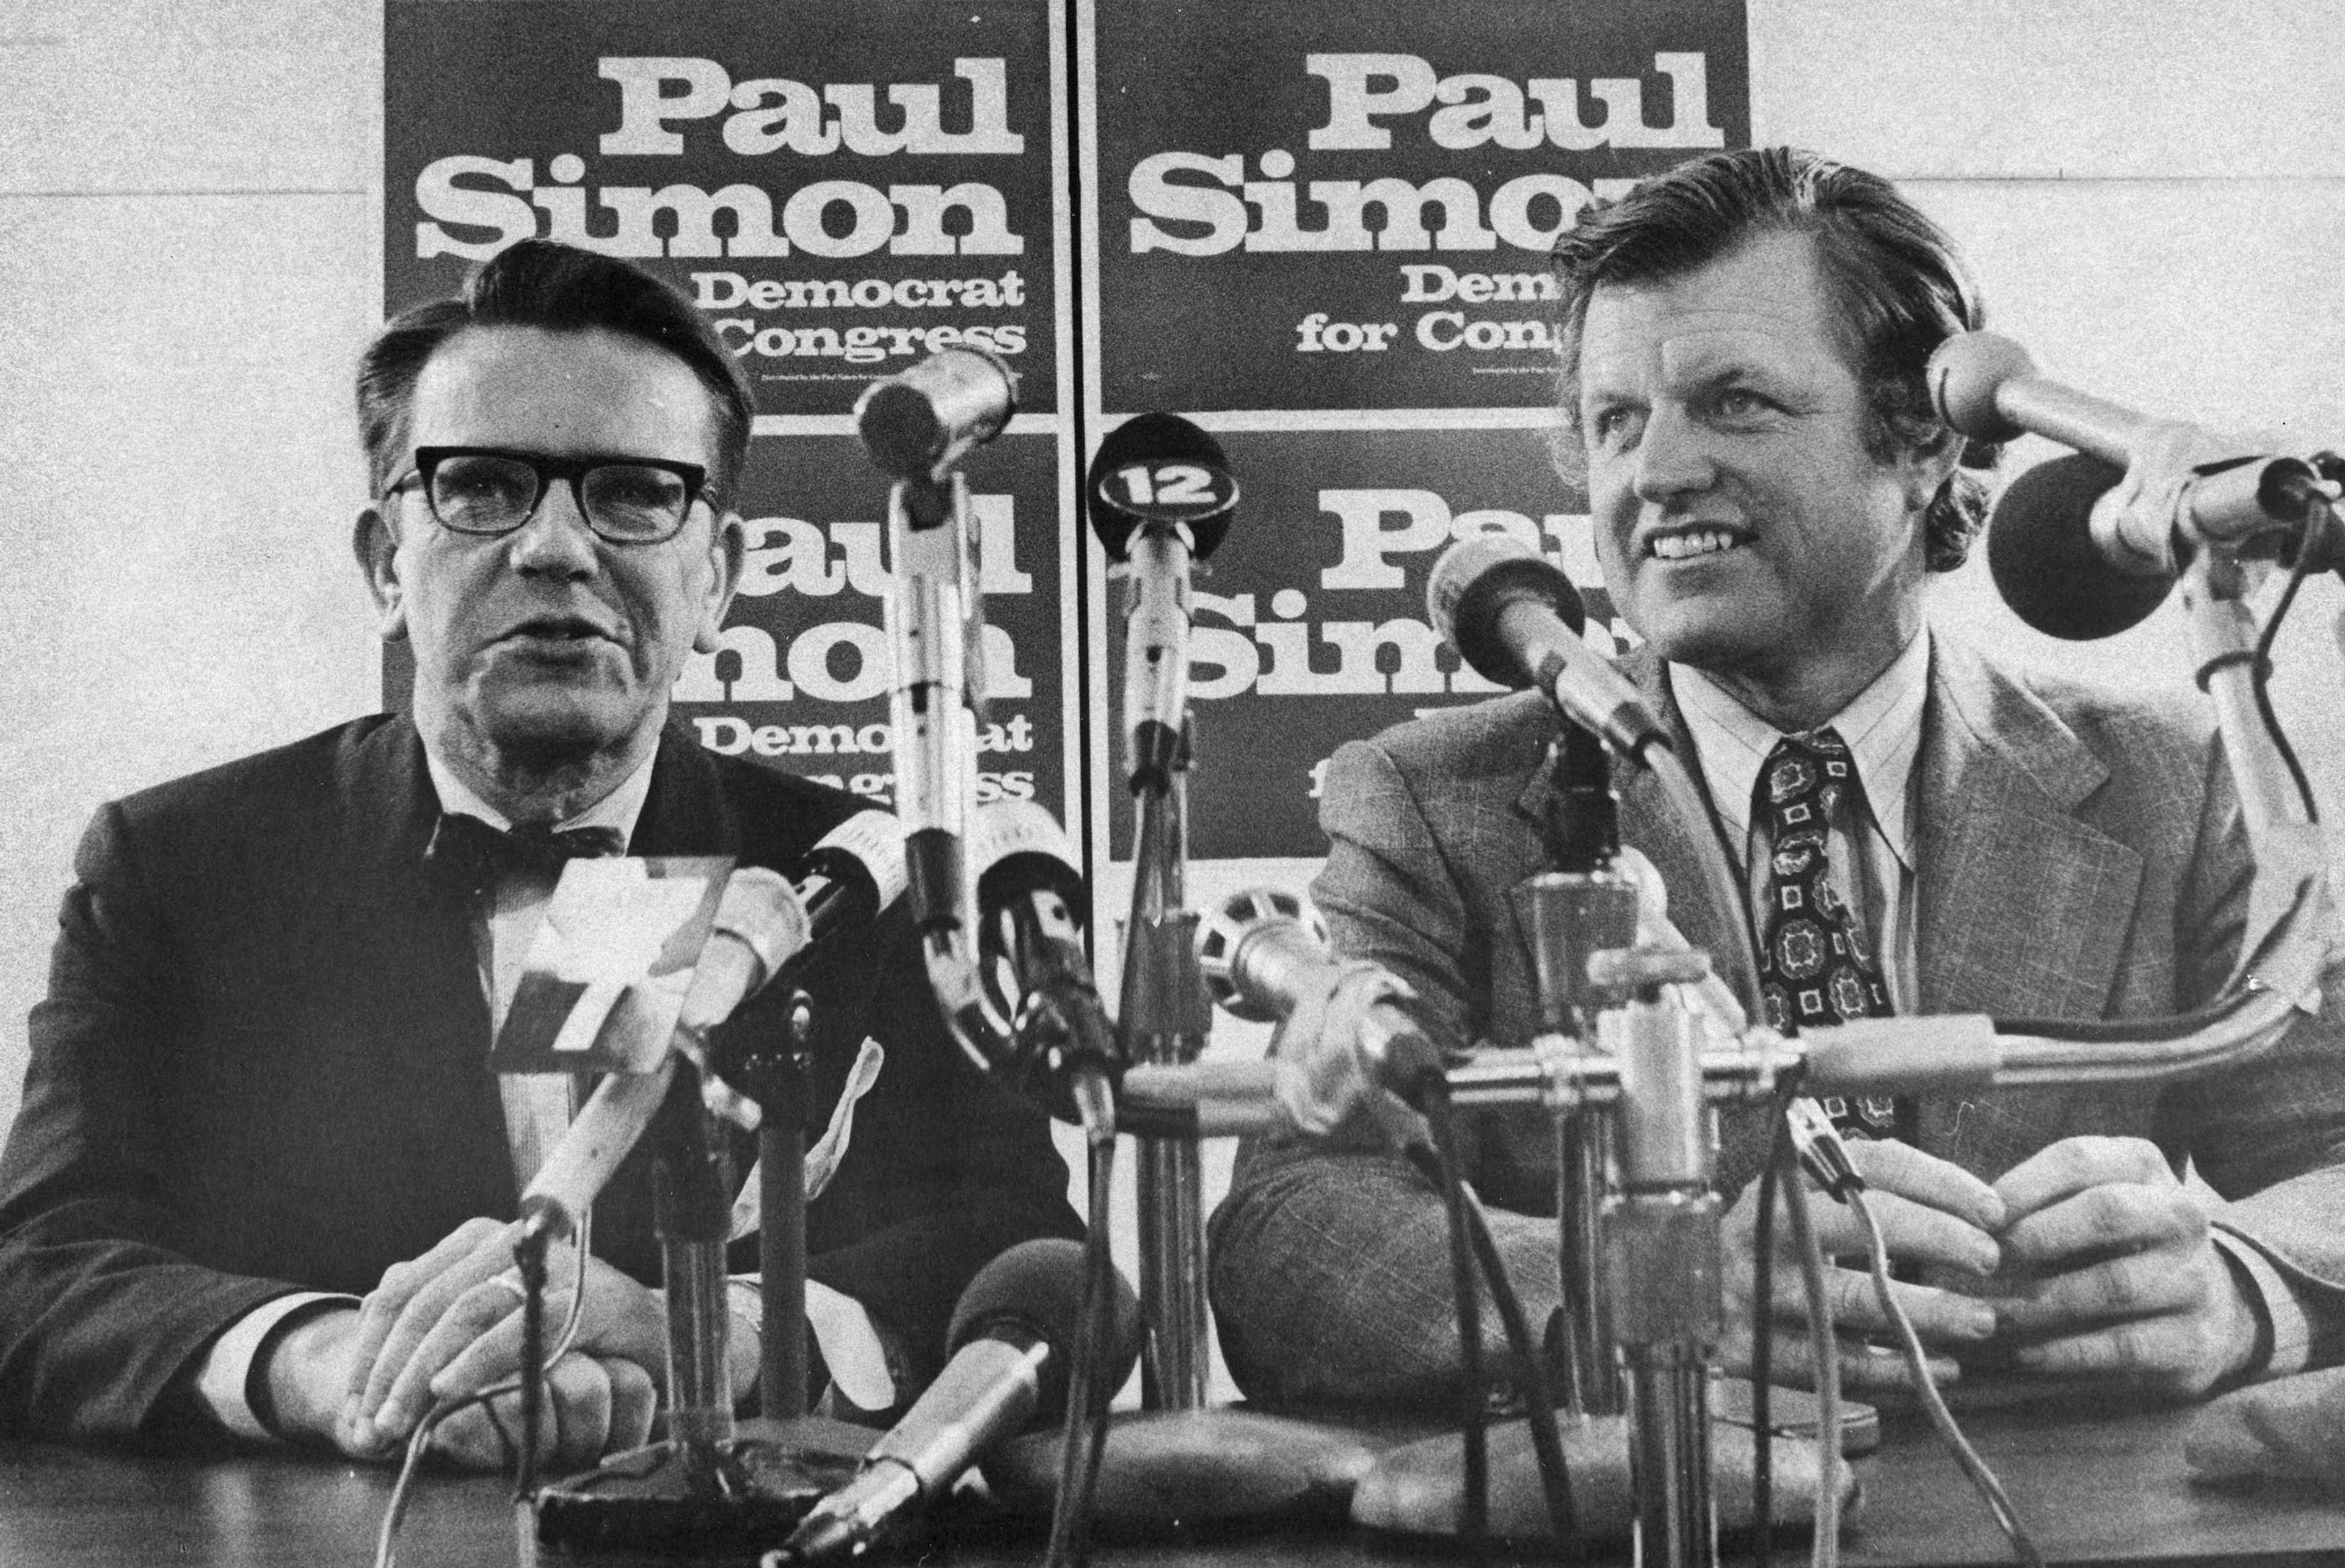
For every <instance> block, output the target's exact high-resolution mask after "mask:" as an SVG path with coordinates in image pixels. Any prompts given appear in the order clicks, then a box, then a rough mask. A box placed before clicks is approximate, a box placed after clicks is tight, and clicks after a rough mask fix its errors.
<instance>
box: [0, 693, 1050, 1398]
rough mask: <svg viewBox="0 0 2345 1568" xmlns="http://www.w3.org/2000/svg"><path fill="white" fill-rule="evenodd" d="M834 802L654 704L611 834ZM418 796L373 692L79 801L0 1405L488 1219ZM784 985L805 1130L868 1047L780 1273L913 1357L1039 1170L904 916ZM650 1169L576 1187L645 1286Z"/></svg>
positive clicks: (731, 843)
mask: <svg viewBox="0 0 2345 1568" xmlns="http://www.w3.org/2000/svg"><path fill="white" fill-rule="evenodd" d="M861 804H862V803H860V802H858V801H856V800H855V799H853V798H852V797H850V796H848V795H845V794H839V793H837V792H836V791H832V790H827V789H825V788H823V787H821V786H819V785H816V784H807V783H805V782H803V781H800V780H796V779H790V778H786V777H783V776H781V775H779V774H774V773H771V772H767V771H766V770H762V769H758V768H756V767H752V766H749V765H746V764H739V763H735V762H729V761H726V760H725V759H721V758H717V757H715V756H712V755H710V754H707V753H706V752H705V751H703V750H702V749H701V748H699V747H698V746H695V745H694V744H692V742H691V741H690V739H689V738H688V737H687V736H686V735H685V733H683V732H682V731H681V730H680V729H678V728H675V727H671V728H670V729H669V731H668V732H667V733H665V734H664V735H663V736H662V739H661V743H660V750H659V754H658V756H657V759H656V760H655V764H654V771H653V775H652V784H651V791H650V794H649V797H648V798H647V800H646V801H645V805H644V809H643V814H642V817H641V819H640V820H639V822H638V824H637V825H636V829H635V835H634V842H633V843H632V844H631V845H629V852H630V853H631V854H635V855H682V854H731V855H736V856H737V857H738V858H739V859H740V861H741V862H742V863H743V864H745V865H769V866H776V867H781V868H787V867H789V866H791V865H794V864H795V863H796V861H797V859H798V857H799V856H801V855H803V854H804V853H805V852H806V851H807V849H808V848H810V847H811V846H812V845H814V844H815V842H816V841H817V839H819V838H820V837H821V836H822V835H823V834H824V833H826V832H827V831H828V829H829V828H831V827H832V826H833V825H835V824H837V823H838V822H839V821H841V820H843V819H844V818H846V817H847V816H848V815H849V814H852V813H853V812H854V811H856V810H857V809H858V808H859V806H860V805H861ZM437 811H438V805H437V798H436V796H435V794H434V792H433V791H432V788H431V781H430V778H429V776H428V774H427V773H426V771H425V767H424V761H423V751H422V746H421V743H420V742H419V741H418V739H417V737H416V733H415V731H414V729H413V727H412V725H411V724H410V723H408V722H407V721H406V720H405V719H403V718H397V717H392V718H384V717H375V718H369V719H361V720H358V721H356V722H354V723H349V724H345V725H343V726H341V727H340V728H338V729H334V730H330V731H328V732H326V733H322V734H320V735H316V736H313V737H311V738H310V739H309V740H306V741H301V742H299V743H297V744H293V745H290V746H287V747H285V748H283V749H281V750H278V751H273V752H268V753H264V754H260V755H258V756H253V757H249V758H246V759H244V760H242V761H239V762H236V763H231V764H228V765H226V766H224V767H220V768H216V769H213V770H210V771H208V772H206V773H200V774H194V775H192V776H190V777H188V778H183V779H179V780H177V781H175V782H173V783H170V784H164V785H161V786H159V787H157V788H156V789H152V790H148V791H146V792H145V793H143V794H136V795H132V796H130V797H129V798H127V799H126V800H123V801H120V802H117V803H116V804H111V805H108V806H107V807H105V808H104V809H103V810H101V811H100V812H99V814H98V815H97V819H96V822H95V823H93V824H91V827H90V829H89V832H88V834H87V835H86V837H85V838H84V840H83V842H82V845H81V850H80V853H79V855H78V856H77V858H76V883H75V885H74V887H73V888H72V890H71V891H70V892H69V893H67V894H66V899H65V905H64V909H63V912H62V914H61V916H60V926H61V929H60V931H59V934H58V937H57V944H56V954H55V956H54V959H53V961H52V965H51V970H50V978H49V993H48V996H47V998H46V1000H45V1001H43V1002H42V1003H41V1004H40V1005H39V1006H38V1007H36V1008H35V1009H34V1010H33V1016H32V1054H31V1063H30V1067H29V1068H28V1070H27V1072H26V1075H25V1098H24V1105H23V1108H22V1110H21V1111H20V1112H19V1114H18V1117H17V1120H16V1125H15V1130H14V1132H13V1133H12V1134H11V1136H10V1138H9V1140H8V1145H7V1148H6V1151H5V1155H0V1431H5V1432H9V1433H16V1434H25V1435H36V1436H50V1437H86V1436H99V1435H127V1434H131V1433H135V1432H137V1431H140V1429H141V1428H142V1427H143V1426H149V1425H150V1424H151V1423H152V1422H153V1421H156V1420H157V1419H162V1418H166V1417H167V1415H168V1414H169V1405H170V1404H171V1403H172V1402H173V1401H165V1400H163V1396H164V1394H165V1391H166V1389H167V1387H169V1386H170V1385H171V1384H172V1382H173V1380H174V1378H175V1376H176V1375H178V1374H179V1373H180V1372H181V1371H183V1369H188V1368H189V1367H190V1366H191V1365H192V1364H193V1362H194V1360H195V1359H196V1358H197V1357H198V1355H199V1354H200V1352H201V1351H204V1349H205V1348H206V1347H207V1346H208V1343H209V1341H210V1340H212V1339H213V1338H214V1337H215V1336H217V1335H218V1333H220V1332H221V1331H222V1330H224V1329H226V1328H227V1327H228V1325H229V1324H230V1323H231V1322H233V1321H234V1320H236V1319H237V1318H239V1316H241V1315H242V1314H243V1313H245V1312H246V1311H248V1310H250V1309H252V1308H253V1307H255V1306H257V1305H259V1303H261V1302H262V1301H265V1300H269V1298H271V1297H274V1296H278V1295H282V1294H284V1293H287V1292H289V1291H290V1290H296V1289H309V1290H336V1291H351V1292H358V1293H363V1292H365V1291H367V1290H371V1288H372V1287H373V1286H374V1285H375V1284H376V1282H377V1281H378V1280H380V1278H381V1274H382V1272H383V1270H385V1269H386V1268H387V1267H389V1266H390V1265H391V1264H393V1263H396V1262H399V1261H401V1260H402V1259H410V1258H413V1257H415V1256H417V1255H418V1254H420V1253H421V1252H423V1251H424V1250H426V1249H429V1248H430V1247H431V1246H432V1245H433V1244H434V1243H435V1242H437V1241H438V1240H440V1239H442V1237H444V1236H446V1235H447V1234H448V1232H449V1231H451V1230H452V1229H454V1228H455V1227H456V1226H457V1225H458V1224H460V1223H461V1222H462V1221H463V1220H465V1219H470V1218H472V1217H473V1216H476V1215H487V1216H490V1217H492V1218H497V1219H503V1218H508V1217H510V1216H511V1215H512V1214H513V1206H514V1199H515V1196H516V1195H515V1190H514V1178H513V1166H512V1160H511V1155H510V1152H509V1150H508V1148H507V1145H506V1135H505V1128H504V1122H503V1112H502V1108H501V1104H500V1099H499V1096H498V1091H497V1085H496V1080H495V1078H494V1077H493V1076H492V1074H491V1073H490V1072H489V1070H488V1067H487V1056H488V1045H489V1014H488V1006H487V1003H486V1001H485V999H484V998H483V996H482V990H481V985H480V980H479V969H478V966H477V962H476V958H475V955H474V951H473V946H472V935H471V930H472V927H471V919H470V913H469V905H468V903H467V899H468V896H469V895H468V894H467V893H466V892H465V891H464V890H463V889H462V887H461V886H460V885H458V883H457V879H456V878H454V877H452V876H451V875H449V874H448V873H447V871H446V870H445V869H444V868H442V867H438V866H434V865H430V864H427V863H426V861H425V860H424V858H423V850H424V846H425V845H426V843H427V842H428V840H429V838H430V835H431V828H432V825H433V823H434V821H435V819H436V815H437ZM809 989H811V990H812V991H813V992H814V993H815V995H816V996H817V1003H818V1007H817V1017H818V1029H819V1039H818V1043H817V1065H816V1067H815V1069H814V1072H813V1074H812V1080H813V1081H812V1085H811V1096H810V1098H811V1099H812V1107H811V1110H810V1113H809V1123H810V1126H811V1128H812V1129H813V1130H814V1131H819V1130H820V1128H821V1126H822V1121H823V1118H825V1117H826V1116H827V1114H828V1111H829V1108H830V1106H831V1105H832V1103H833V1102H834V1101H835V1100H836V1098H837V1095H838V1092H839V1089H840V1087H841V1085H842V1084H843V1082H844V1079H845V1077H846V1073H847V1069H848V1065H849V1064H850V1063H851V1062H852V1060H853V1058H854V1054H855V1049H856V1047H857V1046H858V1044H859V1042H860V1041H861V1040H862V1038H863V1037H864V1036H865V1035H866V1034H869V1035H871V1036H872V1037H876V1038H877V1039H878V1040H879V1042H880V1043H881V1044H882V1045H883V1046H884V1047H886V1049H887V1052H888V1059H887V1065H886V1067H885V1069H884V1070H883V1071H882V1073H881V1074H880V1077H879V1080H878V1084H877V1085H876V1086H875V1087H874V1088H873V1089H872V1091H871V1093H870V1094H869V1095H868V1097H867V1098H865V1099H864V1101H863V1102H862V1104H861V1105H860V1107H859V1108H858V1113H857V1117H856V1124H855V1133H854V1138H853V1141H852V1143H851V1144H850V1146H849V1148H848V1154H847V1157H846V1159H845V1161H844V1163H843V1164H842V1166H841V1167H840V1168H839V1170H838V1172H837V1176H836V1178H835V1179H834V1180H833V1182H832V1184H831V1186H830V1188H829V1189H828V1190H827V1191H826V1192H825V1193H824V1194H823V1195H822V1197H821V1198H820V1199H819V1200H817V1202H816V1203H815V1204H814V1205H813V1206H812V1208H811V1209H810V1210H809V1213H808V1216H807V1246H808V1250H809V1252H810V1254H811V1259H812V1260H811V1262H810V1264H809V1268H808V1272H809V1273H810V1274H811V1275H812V1277H813V1278H815V1279H817V1280H821V1281H822V1282H824V1283H825V1284H827V1285H830V1286H833V1287H835V1288H837V1290H841V1291H843V1292H844V1293H846V1294H847V1295H848V1296H851V1297H853V1298H855V1299H856V1300H858V1301H860V1302H862V1303H863V1304H864V1305H865V1306H866V1307H867V1309H868V1310H870V1311H871V1313H872V1315H873V1316H874V1318H875V1319H877V1320H878V1321H879V1322H880V1323H881V1325H882V1326H883V1327H884V1328H886V1329H888V1330H892V1331H893V1332H894V1334H895V1335H896V1336H897V1338H898V1340H899V1342H900V1343H901V1344H902V1346H903V1347H904V1348H905V1350H906V1351H907V1353H908V1357H909V1360H910V1361H911V1363H912V1365H911V1368H910V1371H912V1372H913V1373H914V1375H915V1376H916V1377H917V1378H919V1379H925V1378H926V1377H927V1376H929V1375H932V1373H933V1371H934V1370H935V1368H936V1366H937V1365H938V1364H939V1361H941V1359H942V1355H943V1346H944V1334H945V1328H946V1324H947V1322H948V1320H949V1316H950V1313H951V1310H952V1307H953V1303H954V1301H955V1300H956V1298H957V1297H958V1295H959V1291H960V1290H961V1288H962V1287H963V1285H965V1284H966V1283H967V1282H968V1280H969V1277H970V1276H971V1275H972V1274H973V1273H975V1271H976V1270H978V1269H979V1268H980V1267H981V1266H983V1264H984V1263H985V1262H986V1261H987V1260H988V1259H990V1258H991V1257H992V1256H993V1255H994V1254H995V1253H996V1252H998V1251H1000V1249H1003V1248H1005V1247H1007V1246H1010V1245H1011V1244H1012V1243H1014V1242H1017V1241H1020V1240H1022V1239H1026V1238H1028V1237H1031V1236H1037V1235H1075V1234H1079V1233H1080V1231H1079V1226H1078V1224H1077V1221H1076V1219H1075V1216H1074V1214H1073V1211H1072V1210H1071V1209H1069V1207H1068V1206H1067V1202H1066V1197H1065V1193H1066V1184H1067V1173H1066V1169H1065V1167H1064V1165H1063V1163H1062V1162H1061V1160H1060V1158H1059V1157H1058V1155H1057V1154H1056V1152H1055V1151H1054V1150H1053V1148H1052V1147H1051V1138H1050V1132H1049V1128H1048V1125H1047V1123H1046V1121H1045V1119H1044V1118H1042V1116H1041V1114H1040V1113H1039V1112H1037V1111H1035V1110H1033V1109H1032V1108H1030V1107H1028V1106H1027V1105H1026V1104H1024V1103H1023V1102H1022V1101H1020V1100H1017V1099H1015V1098H1012V1097H1010V1095H1008V1094H1007V1093H1005V1092H1003V1091H1002V1090H1000V1088H998V1087H995V1086H994V1085H993V1084H992V1083H990V1081H988V1080H986V1079H984V1078H983V1077H980V1075H979V1073H978V1072H977V1071H976V1070H975V1068H974V1067H971V1066H970V1065H969V1063H968V1062H967V1061H966V1060H965V1059H964V1058H963V1057H962V1056H961V1054H960V1052H959V1050H958V1049H957V1048H956V1047H953V1046H952V1045H951V1044H950V1043H949V1038H948V1037H947V1036H946V1035H945V1033H944V1030H943V1028H942V1026H941V1024H940V1022H939V1018H938V1016H937V1010H936V1007H935V1005H934V1003H933V1001H932V1000H931V999H930V996H929V989H928V986H927V983H926V979H925V976H924V975H923V972H922V970H921V968H920V966H919V962H918V958H917V955H916V954H915V953H914V951H913V948H912V946H911V944H910V942H909V940H908V939H904V940H898V939H895V938H894V937H891V936H889V935H888V933H886V932H885V931H883V932H882V933H880V934H878V935H875V936H873V937H872V938H870V939H869V940H868V941H867V942H865V943H863V944H861V945H860V946H854V945H842V950H840V951H838V952H837V953H834V954H832V955H831V956H829V957H828V959H827V962H825V963H823V964H822V965H821V966H820V968H819V969H818V970H817V975H816V977H815V978H814V979H813V981H812V982H811V984H810V986H809ZM761 1021H762V1022H764V1023H766V1025H768V1026H770V1023H771V1017H770V1016H767V1017H765V1018H763V1019H762V1020H761V1019H760V1017H758V1010H757V1009H756V1007H754V1006H753V1007H751V1008H749V1009H745V1010H744V1013H743V1014H742V1016H741V1017H738V1018H736V1020H735V1023H734V1025H733V1026H732V1027H743V1028H754V1027H759V1024H760V1022H761ZM648 1167H649V1158H648V1152H647V1151H645V1150H642V1149H639V1150H638V1151H637V1154H636V1156H635V1157H634V1158H631V1159H630V1161H629V1163H628V1165H627V1166H626V1167H625V1168H623V1170H622V1171H621V1172H620V1174H619V1176H618V1177H617V1179H615V1180H614V1183H613V1185H612V1187H611V1188H610V1189H608V1190H607V1191H606V1192H605V1194H604V1198H603V1199H602V1201H601V1202H600V1203H599V1204H598V1206H597V1209H596V1229H595V1243H596V1247H595V1249H596V1251H597V1252H598V1253H600V1254H602V1255H603V1256H604V1257H606V1258H608V1259H611V1260H612V1261H614V1262H615V1263H616V1264H618V1265H619V1266H620V1267H622V1268H624V1269H625V1270H628V1271H629V1272H630V1273H632V1274H634V1275H635V1276H636V1277H637V1278H639V1279H642V1280H646V1281H647V1282H656V1280H657V1278H658V1249H657V1246H656V1243H655V1240H654V1239H653V1236H652V1234H651V1225H650V1201H649V1193H648V1189H649V1180H648ZM738 1261H739V1260H738V1259H736V1265H737V1264H738ZM158 1401H162V1409H161V1410H159V1411H158Z"/></svg>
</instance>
